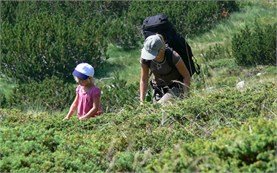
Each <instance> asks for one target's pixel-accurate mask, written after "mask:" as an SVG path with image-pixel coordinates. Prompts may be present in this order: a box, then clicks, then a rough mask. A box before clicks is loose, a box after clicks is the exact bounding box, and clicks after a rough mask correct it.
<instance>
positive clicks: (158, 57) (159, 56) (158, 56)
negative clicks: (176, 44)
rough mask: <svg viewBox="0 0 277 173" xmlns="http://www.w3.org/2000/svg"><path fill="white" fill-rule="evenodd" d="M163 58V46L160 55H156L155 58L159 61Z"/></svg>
mask: <svg viewBox="0 0 277 173" xmlns="http://www.w3.org/2000/svg"><path fill="white" fill-rule="evenodd" d="M163 58H164V49H163V48H161V49H160V51H159V53H158V55H157V56H156V58H155V60H156V61H159V60H163Z"/></svg>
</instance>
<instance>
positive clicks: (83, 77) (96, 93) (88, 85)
mask: <svg viewBox="0 0 277 173" xmlns="http://www.w3.org/2000/svg"><path fill="white" fill-rule="evenodd" d="M72 74H73V76H74V79H75V80H76V82H77V83H78V84H79V85H78V86H77V88H76V97H75V99H74V101H73V103H72V104H71V106H70V109H69V112H68V113H67V115H66V117H65V118H64V120H68V119H69V118H70V117H71V116H72V115H73V114H74V112H75V111H76V109H77V110H78V111H77V115H78V119H79V120H86V119H88V118H91V117H95V116H97V115H100V114H101V113H102V108H101V104H100V95H101V91H100V89H99V88H98V87H96V86H95V85H94V81H93V75H94V68H93V67H92V66H91V65H89V64H88V63H81V64H78V65H77V66H76V68H75V70H74V71H73V73H72Z"/></svg>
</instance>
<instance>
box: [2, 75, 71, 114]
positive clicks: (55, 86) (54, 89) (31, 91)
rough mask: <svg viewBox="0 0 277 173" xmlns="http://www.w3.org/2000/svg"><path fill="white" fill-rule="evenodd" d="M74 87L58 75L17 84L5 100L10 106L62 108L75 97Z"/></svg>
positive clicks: (67, 105) (66, 106)
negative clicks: (40, 80) (38, 80)
mask: <svg viewBox="0 0 277 173" xmlns="http://www.w3.org/2000/svg"><path fill="white" fill-rule="evenodd" d="M74 91H75V88H74V86H73V85H72V84H69V83H65V82H64V81H63V80H60V79H59V78H58V77H55V76H53V77H51V78H46V79H45V80H43V81H42V82H35V81H33V82H31V83H30V84H19V86H18V87H16V88H14V91H13V93H12V96H11V97H10V99H8V100H7V102H8V104H9V106H10V107H13V106H15V107H21V108H26V107H29V108H35V107H42V108H45V109H47V110H51V111H52V110H63V109H64V108H68V107H69V106H70V104H71V103H72V101H73V99H74V97H75V92H74Z"/></svg>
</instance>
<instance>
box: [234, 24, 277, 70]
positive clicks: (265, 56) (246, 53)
mask: <svg viewBox="0 0 277 173" xmlns="http://www.w3.org/2000/svg"><path fill="white" fill-rule="evenodd" d="M275 28H276V24H275V25H272V26H271V25H265V26H263V25H261V24H258V23H256V25H255V27H254V28H253V30H251V29H250V28H249V27H248V26H246V27H245V28H244V29H242V30H241V31H240V33H239V34H236V35H235V36H234V37H233V39H232V53H233V56H234V57H235V59H236V61H237V63H238V64H239V65H242V66H253V65H260V64H263V65H274V64H275V63H276V56H275V52H276V50H275V49H276V40H275V36H276V32H275Z"/></svg>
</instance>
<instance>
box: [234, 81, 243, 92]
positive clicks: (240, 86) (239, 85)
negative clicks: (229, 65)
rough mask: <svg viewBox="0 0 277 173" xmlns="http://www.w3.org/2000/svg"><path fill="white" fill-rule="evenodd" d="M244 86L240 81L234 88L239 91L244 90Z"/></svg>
mask: <svg viewBox="0 0 277 173" xmlns="http://www.w3.org/2000/svg"><path fill="white" fill-rule="evenodd" d="M244 85H245V82H244V80H243V81H240V82H239V83H237V85H236V88H237V89H238V90H240V91H241V90H243V89H244Z"/></svg>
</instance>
